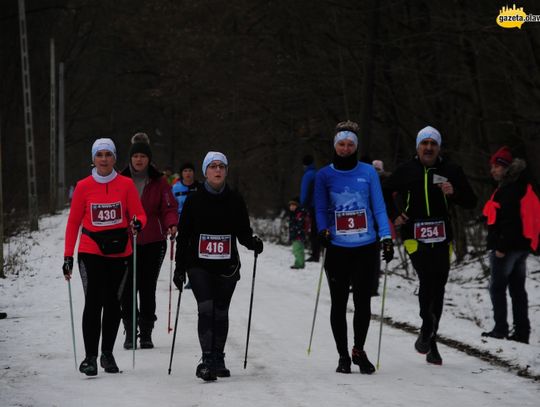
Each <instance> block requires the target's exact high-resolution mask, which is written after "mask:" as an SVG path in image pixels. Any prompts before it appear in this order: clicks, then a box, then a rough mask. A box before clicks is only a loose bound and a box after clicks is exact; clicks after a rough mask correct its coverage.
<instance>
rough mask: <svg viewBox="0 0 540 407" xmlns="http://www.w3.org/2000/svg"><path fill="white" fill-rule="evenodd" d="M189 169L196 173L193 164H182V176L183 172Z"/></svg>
mask: <svg viewBox="0 0 540 407" xmlns="http://www.w3.org/2000/svg"><path fill="white" fill-rule="evenodd" d="M187 168H189V169H192V170H193V171H195V166H194V165H193V163H190V162H186V163H184V164H182V166H181V167H180V174H182V171H184V170H185V169H187Z"/></svg>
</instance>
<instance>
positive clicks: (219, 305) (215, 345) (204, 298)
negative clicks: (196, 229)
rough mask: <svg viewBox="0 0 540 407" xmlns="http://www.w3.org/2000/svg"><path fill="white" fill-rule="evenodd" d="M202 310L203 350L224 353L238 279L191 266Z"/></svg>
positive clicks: (235, 276)
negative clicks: (231, 306) (232, 300)
mask: <svg viewBox="0 0 540 407" xmlns="http://www.w3.org/2000/svg"><path fill="white" fill-rule="evenodd" d="M188 275H189V281H191V290H192V291H193V295H194V296H195V300H197V309H198V312H199V321H198V333H199V342H200V344H201V350H202V351H203V353H206V352H216V353H223V350H224V349H225V342H226V341H227V335H228V333H229V306H230V305H231V299H232V296H233V293H234V289H235V288H236V283H237V281H238V273H235V274H234V275H233V276H231V277H224V276H222V275H219V274H214V273H211V272H208V271H206V270H204V269H201V268H192V269H189V270H188Z"/></svg>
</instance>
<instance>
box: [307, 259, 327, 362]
mask: <svg viewBox="0 0 540 407" xmlns="http://www.w3.org/2000/svg"><path fill="white" fill-rule="evenodd" d="M325 259H326V250H324V249H323V255H322V262H321V272H320V274H319V284H317V297H316V298H315V311H313V322H312V323H311V334H310V335H309V345H308V348H307V354H308V356H309V355H310V354H311V341H313V332H314V331H315V319H316V318H317V307H318V305H319V295H320V294H321V285H322V279H323V271H324V261H325Z"/></svg>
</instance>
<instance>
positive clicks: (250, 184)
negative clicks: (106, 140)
mask: <svg viewBox="0 0 540 407" xmlns="http://www.w3.org/2000/svg"><path fill="white" fill-rule="evenodd" d="M506 5H507V4H506V3H503V2H500V3H498V2H496V1H495V2H494V1H492V0H478V1H475V2H471V1H465V0H454V1H442V0H433V1H422V0H419V1H414V2H411V1H405V0H387V1H376V0H365V1H358V0H354V1H353V0H349V1H347V0H343V1H341V0H335V1H331V0H327V1H322V0H315V1H313V0H311V1H306V0H297V1H284V0H268V1H262V0H261V1H247V0H231V1H229V2H222V1H216V0H206V1H200V0H189V1H187V0H177V1H173V0H129V1H128V0H116V1H106V0H27V1H26V10H27V30H28V45H29V58H30V70H31V74H30V77H31V85H32V101H33V106H32V108H33V117H34V143H35V152H36V173H37V185H38V197H39V198H38V202H39V205H40V209H41V210H42V211H43V212H45V211H48V209H49V208H48V202H49V200H48V193H49V170H50V165H51V163H50V160H49V110H50V93H49V92H50V89H49V87H50V85H49V77H50V68H49V58H50V56H49V42H50V39H51V38H54V40H55V44H56V60H57V62H63V63H64V64H65V86H66V94H65V97H66V114H65V122H66V185H71V184H73V183H75V182H76V181H77V180H78V179H80V178H82V177H84V176H86V175H87V174H88V173H89V169H90V164H91V162H90V148H91V145H92V142H93V141H94V140H95V139H96V138H98V137H111V138H112V139H113V140H114V141H115V142H116V145H117V149H118V151H119V162H118V167H119V168H122V167H123V166H125V165H126V159H127V152H128V149H129V140H130V138H131V136H132V135H133V134H134V133H135V132H138V131H144V132H146V133H147V134H148V135H149V136H150V139H151V146H152V150H153V156H154V161H155V163H156V164H157V166H158V167H160V168H161V169H163V168H164V167H165V166H169V165H170V166H172V167H173V168H174V169H178V167H179V166H180V164H181V163H182V162H184V161H192V162H194V163H195V165H196V168H197V169H198V168H200V163H201V162H202V158H203V157H204V154H205V153H206V152H207V151H208V150H219V151H222V152H224V153H225V154H226V155H227V156H228V158H229V161H230V164H231V168H230V178H229V179H230V182H231V184H232V185H233V186H235V187H236V188H238V189H240V190H241V192H242V193H243V195H244V196H245V198H246V201H247V202H248V205H249V207H250V211H251V212H252V213H253V214H254V215H256V216H268V217H272V216H276V215H277V214H278V213H279V212H280V210H281V209H282V207H283V205H284V204H285V203H286V202H287V200H288V199H289V198H290V197H292V196H295V195H298V194H299V183H300V178H301V176H302V171H303V169H302V162H301V161H302V157H303V156H304V155H305V154H312V155H314V157H315V159H316V163H317V166H319V167H320V166H322V165H324V164H326V163H328V162H329V160H330V159H331V156H332V135H333V129H334V126H335V124H336V123H337V122H339V121H342V120H345V119H350V120H354V121H356V122H358V123H359V124H360V128H361V132H360V133H361V134H360V147H359V148H360V155H361V156H363V157H366V158H369V159H382V160H383V161H384V162H385V168H386V169H387V170H389V171H392V170H393V169H394V168H395V167H396V165H397V164H399V163H401V162H403V161H404V160H406V159H408V158H409V157H411V156H412V155H413V154H414V152H415V137H416V134H417V132H418V130H419V129H421V128H422V127H424V126H426V125H431V126H434V127H436V128H437V129H439V130H440V132H441V134H442V137H443V142H442V155H443V156H445V157H449V158H451V159H452V160H454V161H456V162H458V163H459V164H460V165H462V166H463V168H464V170H465V173H466V174H467V175H468V176H469V178H470V180H471V184H472V185H473V188H474V189H475V191H476V192H477V194H478V195H479V197H480V204H481V203H483V202H484V201H485V199H486V198H487V197H488V196H489V193H490V191H491V190H492V184H491V182H490V177H489V172H488V158H489V156H490V154H491V153H493V152H494V151H495V150H496V149H497V148H498V147H499V146H500V145H502V144H508V145H509V146H511V147H512V150H513V152H514V155H515V156H520V157H523V158H525V159H526V160H527V162H528V164H529V166H530V169H531V172H532V173H533V174H534V176H535V177H536V179H537V180H538V179H540V162H539V160H538V157H540V154H539V153H540V136H539V135H540V86H539V85H540V71H539V69H540V23H525V24H524V25H523V26H522V27H521V29H517V28H512V29H504V28H501V27H499V26H498V25H497V24H496V17H497V15H498V13H499V9H500V8H501V7H503V6H506ZM517 6H518V7H524V10H525V12H526V13H532V14H540V4H538V3H536V4H535V2H519V4H517ZM20 64H21V59H20V49H19V27H18V16H17V0H2V2H1V7H0V132H1V133H0V135H1V147H2V175H3V196H4V211H5V213H6V214H10V216H9V219H12V220H16V219H21V218H24V216H25V211H26V210H27V209H26V208H27V187H26V158H25V137H24V122H23V102H22V86H21V69H20ZM197 176H198V177H199V178H201V174H200V170H197ZM480 204H479V205H480ZM478 214H479V210H476V211H471V212H468V213H462V212H460V211H458V213H456V216H455V219H456V221H457V223H459V224H461V225H463V224H464V221H466V220H468V219H472V218H474V217H476V216H477V215H478ZM8 226H9V225H8ZM8 226H6V227H8Z"/></svg>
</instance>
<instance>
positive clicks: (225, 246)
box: [199, 234, 231, 260]
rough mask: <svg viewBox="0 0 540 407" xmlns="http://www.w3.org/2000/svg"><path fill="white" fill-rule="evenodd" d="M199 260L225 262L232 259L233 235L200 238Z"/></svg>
mask: <svg viewBox="0 0 540 407" xmlns="http://www.w3.org/2000/svg"><path fill="white" fill-rule="evenodd" d="M199 258H201V259H209V260H223V259H230V258H231V235H206V234H201V235H200V236H199Z"/></svg>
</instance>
